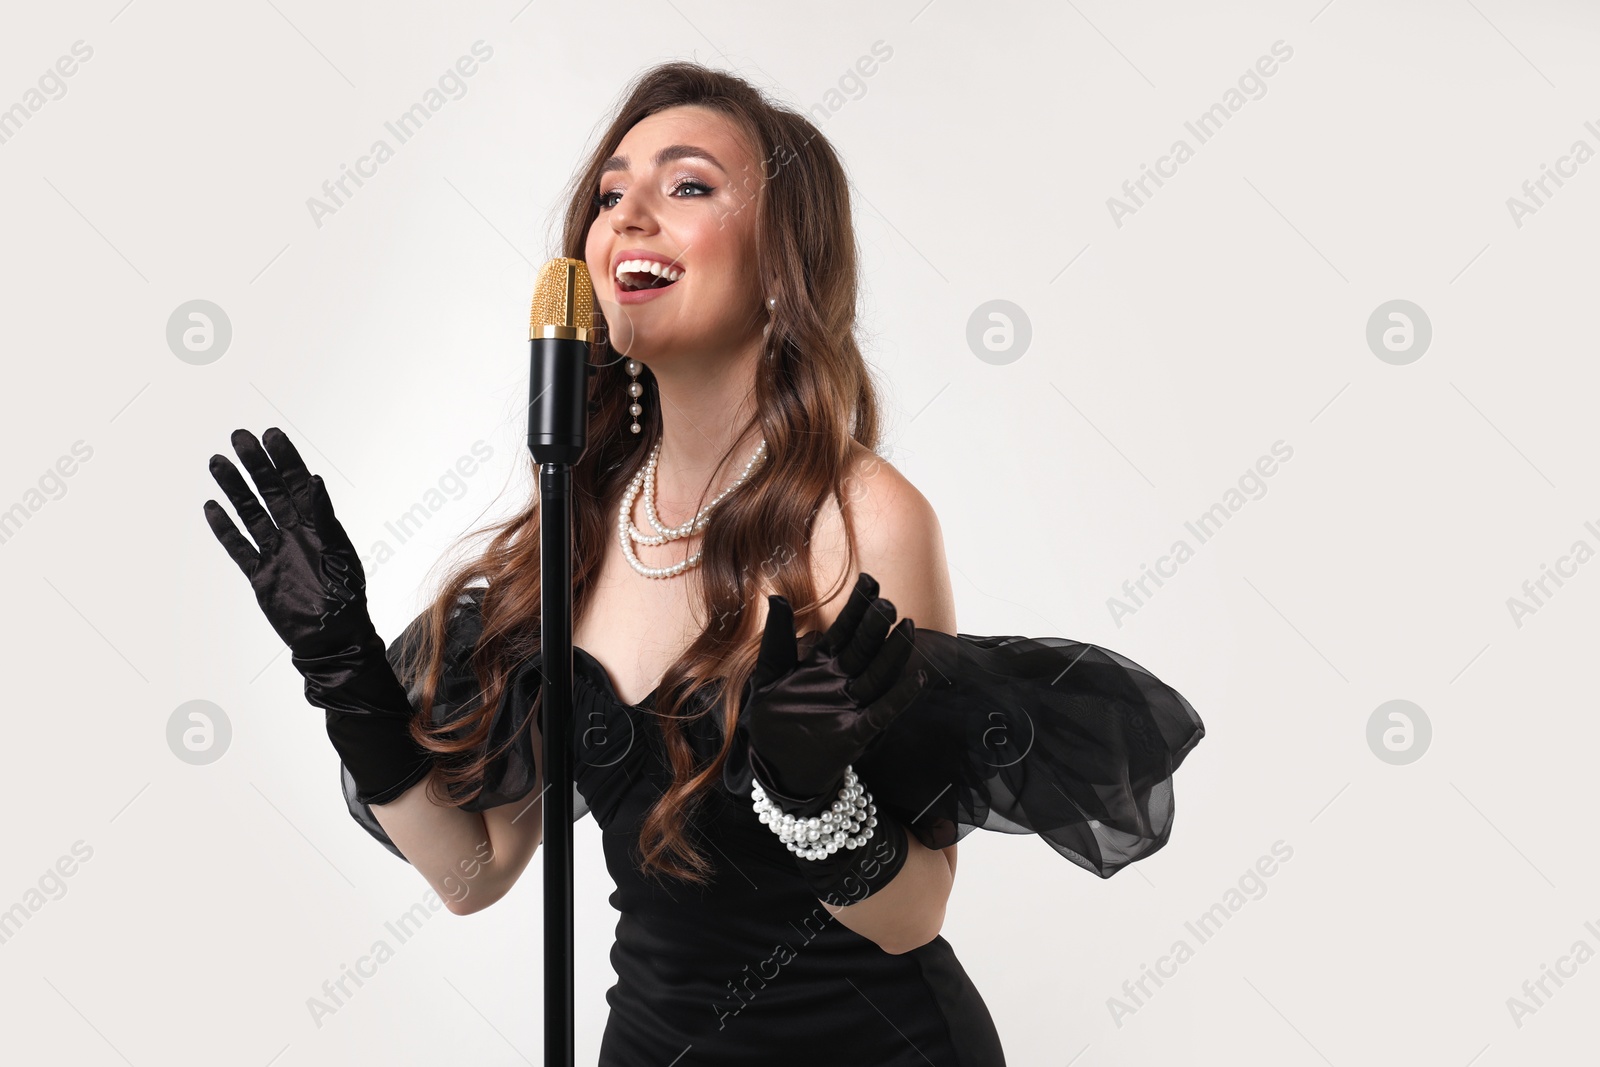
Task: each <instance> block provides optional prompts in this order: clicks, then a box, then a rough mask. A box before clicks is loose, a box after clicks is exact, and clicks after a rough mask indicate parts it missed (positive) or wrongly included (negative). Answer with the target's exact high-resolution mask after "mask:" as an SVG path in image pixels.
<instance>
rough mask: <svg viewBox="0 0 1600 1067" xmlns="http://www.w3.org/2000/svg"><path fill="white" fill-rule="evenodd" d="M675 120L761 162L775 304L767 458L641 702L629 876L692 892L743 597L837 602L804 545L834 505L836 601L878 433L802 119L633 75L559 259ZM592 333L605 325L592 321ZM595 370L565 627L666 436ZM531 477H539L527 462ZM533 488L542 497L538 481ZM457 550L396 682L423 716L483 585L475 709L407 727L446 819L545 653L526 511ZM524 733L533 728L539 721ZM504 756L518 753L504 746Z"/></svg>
mask: <svg viewBox="0 0 1600 1067" xmlns="http://www.w3.org/2000/svg"><path fill="white" fill-rule="evenodd" d="M680 105H699V106H701V107H706V108H711V109H714V110H715V111H717V112H719V113H721V114H722V115H725V116H726V117H727V118H729V119H730V120H732V122H733V123H734V125H735V126H736V128H738V129H739V130H741V131H742V132H743V133H744V135H745V136H746V137H747V138H748V143H749V144H750V145H751V146H752V148H753V149H754V151H755V156H756V158H757V159H760V160H762V161H763V163H762V166H761V174H760V180H759V186H758V188H757V189H755V190H754V210H755V211H756V222H755V229H756V253H755V262H754V263H753V264H751V265H750V266H751V269H752V270H753V271H755V272H756V277H758V278H760V279H761V280H762V283H763V287H762V289H761V291H762V292H764V293H769V294H771V295H773V296H775V297H776V298H777V305H776V307H775V308H774V309H773V313H772V328H771V330H770V331H769V332H768V334H767V335H766V340H765V342H764V344H763V349H762V352H761V357H760V358H761V360H762V364H761V368H762V369H761V371H760V372H759V373H757V374H756V375H755V413H754V415H753V416H752V419H751V423H755V424H759V427H760V432H761V434H762V436H763V437H765V438H766V442H767V449H768V456H767V459H766V461H765V462H764V463H762V464H760V465H759V466H758V467H757V468H756V470H755V471H754V472H753V473H752V474H751V476H750V477H749V478H748V479H747V480H746V481H745V483H744V484H743V485H742V486H740V488H739V489H738V491H737V492H734V493H731V494H729V496H728V497H726V498H725V499H724V500H723V502H722V503H721V504H720V505H719V506H718V509H717V513H716V521H714V522H713V523H711V524H710V525H709V526H708V527H707V528H706V530H705V532H704V534H703V535H702V536H703V538H704V540H703V541H702V544H701V549H702V558H701V562H700V565H699V566H698V567H695V568H691V569H690V570H689V571H688V572H686V574H685V576H684V580H687V581H693V582H697V583H698V592H699V596H700V601H699V602H700V603H701V604H703V605H704V606H705V609H706V610H705V618H706V619H707V620H709V621H708V623H707V625H706V628H705V629H704V630H703V631H702V632H701V633H700V634H699V635H698V636H697V637H696V638H695V639H694V641H693V642H692V643H691V644H690V645H689V647H688V649H687V650H686V651H685V652H684V653H683V655H682V656H681V657H680V658H679V659H678V660H677V661H676V662H674V663H673V664H672V665H671V666H670V667H669V668H668V669H667V671H666V673H665V675H664V676H663V678H662V682H661V686H660V689H659V690H658V691H657V694H656V698H655V700H654V701H653V704H654V708H653V713H654V714H655V715H656V716H657V721H658V722H659V724H660V729H661V733H662V735H663V738H664V741H665V751H666V754H667V759H668V763H669V765H670V770H671V781H670V784H669V785H668V787H667V788H666V790H665V792H664V793H663V794H662V796H661V797H660V799H659V800H658V801H657V802H656V803H655V804H654V806H653V807H652V808H651V810H650V812H649V813H648V815H647V816H646V817H645V820H644V822H643V825H642V826H641V829H640V845H639V857H640V864H639V865H640V869H641V871H643V872H645V873H647V874H650V873H656V874H660V873H665V874H670V875H672V876H675V877H677V878H680V879H685V880H688V881H692V882H698V883H703V882H705V881H708V880H709V876H710V874H711V873H712V872H713V870H714V868H713V866H712V865H711V864H710V862H709V860H708V859H707V857H706V856H705V855H703V854H702V853H701V852H700V851H699V850H698V849H697V848H695V846H694V844H693V843H692V842H691V841H690V839H689V834H688V833H687V831H686V824H687V820H688V818H689V817H690V815H691V814H692V813H693V811H694V809H695V808H696V806H697V805H698V804H699V803H700V802H701V800H702V799H703V798H704V796H705V795H706V794H708V792H709V791H710V790H711V789H713V788H714V786H715V783H716V782H717V781H718V780H719V779H720V777H721V774H722V768H723V764H724V763H725V762H726V759H727V756H728V752H729V750H730V748H731V746H732V737H733V726H734V724H735V722H736V721H737V716H738V711H739V705H740V701H741V695H742V692H743V690H744V688H745V684H746V682H747V681H748V679H749V677H750V674H751V672H752V670H753V668H754V665H755V660H756V656H757V652H758V650H759V646H760V639H761V635H760V633H759V632H758V631H757V629H756V626H755V613H754V612H751V611H747V610H746V609H747V608H749V607H751V606H752V605H754V604H756V603H758V601H757V597H760V596H765V595H766V594H767V593H773V592H775V593H781V594H783V595H784V596H785V597H787V598H788V600H789V602H790V604H791V605H793V607H794V612H795V617H796V618H797V619H799V618H805V617H806V616H807V615H808V614H809V613H810V612H811V611H814V610H816V608H817V607H818V606H819V605H820V604H822V603H825V602H826V601H827V600H829V599H831V598H832V597H833V596H834V595H836V594H837V591H838V590H837V588H836V589H835V590H832V591H830V592H829V593H828V594H827V595H826V596H825V597H818V595H817V591H816V589H815V588H814V585H815V583H814V582H813V581H812V564H811V548H810V538H811V528H812V524H813V522H814V520H815V517H816V515H817V514H818V512H819V510H820V509H821V508H822V507H823V506H824V504H825V503H826V502H827V501H828V500H830V499H836V500H838V501H839V506H840V509H841V512H842V515H843V519H844V528H845V537H846V543H847V548H848V563H849V565H848V566H847V567H846V569H845V571H844V576H842V577H841V584H842V583H843V582H844V581H845V580H847V578H848V579H849V580H853V576H854V574H855V562H856V535H855V529H854V524H853V522H852V520H851V515H850V509H849V508H848V507H847V506H845V505H846V496H847V494H846V493H844V492H843V491H842V490H843V485H844V482H845V480H846V479H847V478H848V476H849V470H850V463H851V459H852V453H853V451H854V449H853V448H852V446H851V444H850V442H851V440H852V438H853V439H854V440H856V441H858V442H860V443H861V444H862V445H864V446H865V447H866V448H867V449H870V450H876V448H877V445H878V434H879V416H878V397H877V391H876V387H875V385H874V382H873V380H872V376H871V374H870V372H869V370H868V367H867V365H866V361H865V360H864V359H863V358H862V355H861V351H860V349H859V348H858V347H857V344H856V340H855V329H856V298H857V249H856V241H855V231H854V227H853V225H852V222H851V214H850V193H849V185H848V180H847V178H846V176H845V172H844V168H843V166H842V165H841V164H840V162H839V158H838V156H837V154H836V153H835V151H834V149H833V146H832V145H831V144H830V143H829V142H828V140H827V138H825V137H824V136H823V135H822V133H821V131H819V130H818V129H817V128H816V127H815V126H814V125H813V124H812V123H811V122H810V121H809V120H808V119H807V118H806V117H805V116H804V115H802V114H801V113H800V112H798V111H795V110H793V109H791V108H788V107H786V106H783V105H781V104H777V103H774V102H772V101H769V100H768V99H767V98H766V97H765V96H764V95H763V94H762V93H761V92H760V91H759V90H758V89H756V88H755V87H754V86H752V85H751V84H749V83H748V82H746V81H744V80H742V79H740V78H738V77H735V76H733V75H730V74H727V73H725V72H722V71H718V70H713V69H711V68H708V67H704V66H701V65H699V64H696V63H689V62H669V63H663V64H660V65H658V66H655V67H652V68H650V69H648V70H646V71H645V72H643V73H642V74H640V75H639V76H638V77H637V78H636V79H635V80H634V82H633V83H632V84H631V85H630V86H629V87H628V90H627V91H626V94H625V96H624V99H623V100H622V102H621V103H620V105H619V106H618V108H617V111H616V113H615V116H614V117H613V118H612V119H611V122H610V124H609V126H608V127H607V128H606V130H605V133H604V135H603V136H602V137H601V138H600V140H599V143H598V144H596V146H595V147H594V149H593V151H592V152H590V154H589V156H588V159H587V162H586V163H585V164H584V165H583V166H582V168H581V170H580V171H579V172H578V173H577V174H575V175H574V177H573V180H572V183H571V185H570V186H569V187H568V191H567V193H566V194H565V195H566V200H567V207H566V213H565V221H564V226H563V230H562V236H561V244H562V253H561V254H562V255H566V256H571V257H573V258H575V259H580V260H581V259H583V258H584V246H585V239H586V236H587V233H588V230H589V227H590V224H591V223H592V222H593V221H594V219H595V217H596V215H597V214H598V212H599V208H598V207H597V205H596V204H595V203H594V194H595V191H596V189H597V187H598V184H599V180H600V167H601V164H602V162H603V161H604V160H605V159H606V158H607V157H609V156H610V155H611V154H612V153H613V152H615V151H616V148H617V146H618V144H619V143H620V142H621V140H622V138H623V136H624V135H625V134H626V133H627V131H628V130H629V129H630V128H632V127H633V125H634V124H635V123H637V122H638V121H640V120H641V119H643V118H645V117H646V116H648V115H652V114H655V113H656V112H658V111H661V110H663V109H665V108H670V107H677V106H680ZM596 317H597V319H603V315H601V313H600V309H599V308H598V307H597V308H596ZM602 336H604V333H602ZM590 358H591V361H592V362H593V363H595V364H596V365H597V366H598V368H599V370H598V373H596V374H594V375H592V376H591V377H590V379H589V385H588V398H589V433H588V442H589V443H588V446H587V448H586V449H585V450H584V452H583V455H582V456H581V457H580V458H579V459H578V461H577V463H576V464H575V465H574V470H573V490H574V491H573V499H572V509H573V516H574V524H575V527H576V530H575V543H574V556H573V577H574V584H573V591H572V596H573V615H574V618H575V619H576V618H579V617H581V616H582V614H583V611H584V608H585V605H586V603H587V600H588V598H589V595H590V592H591V589H592V585H593V583H594V581H595V580H596V578H597V577H598V575H599V572H600V568H601V564H602V561H603V559H604V557H605V553H606V551H607V550H608V548H609V546H610V545H611V542H612V540H613V538H614V536H615V533H614V531H615V525H614V524H615V521H616V520H615V515H616V508H617V506H618V504H619V503H620V501H621V496H622V492H623V490H624V487H625V486H626V484H627V482H628V480H629V479H630V478H631V477H632V476H633V475H634V473H635V472H636V471H637V470H638V469H639V468H640V466H641V465H642V464H643V463H644V461H645V459H646V457H647V456H648V454H649V452H650V449H651V448H652V447H653V446H654V444H655V442H656V441H658V440H659V439H660V436H661V421H660V415H659V412H660V411H661V404H660V402H659V395H658V392H657V386H656V380H655V376H654V375H653V374H652V373H651V372H650V370H649V368H644V369H643V370H642V371H641V372H640V374H639V378H638V380H639V382H640V384H642V385H643V386H644V395H643V397H641V399H640V403H642V404H643V406H644V411H645V414H644V415H643V416H641V417H640V422H641V425H642V427H643V429H642V432H640V433H637V434H635V433H630V432H629V430H628V427H629V425H630V424H631V423H632V422H633V416H632V415H630V414H629V412H628V405H629V404H630V403H632V402H633V400H632V398H631V397H629V396H628V394H627V386H628V383H629V381H630V379H629V377H628V376H627V374H626V372H625V371H624V369H623V364H624V362H625V360H624V357H622V356H621V355H620V354H619V353H618V352H617V351H616V350H615V349H614V348H612V347H611V344H610V342H609V341H608V340H606V341H600V342H596V343H594V344H592V345H591V352H590ZM751 423H746V424H745V426H744V427H741V428H740V431H739V432H738V433H736V434H734V435H733V440H735V441H737V440H738V439H739V438H740V436H742V435H743V433H744V432H745V431H746V430H748V429H749V427H750V425H751ZM726 458H727V453H726V452H725V453H724V454H723V459H724V460H725V459H726ZM529 463H530V466H533V467H536V465H535V464H533V461H532V459H531V458H530V460H529ZM533 482H534V484H535V485H537V484H538V483H537V478H535V479H534V480H533ZM703 499H704V498H702V502H703ZM468 536H469V537H473V536H488V537H489V538H490V540H489V543H488V545H487V547H486V548H485V549H484V550H483V551H482V552H481V554H479V555H477V556H476V557H474V558H470V559H467V560H466V561H464V562H460V563H457V564H456V565H454V567H453V568H452V569H451V570H450V571H449V573H448V574H447V576H446V577H445V579H444V580H443V585H442V588H441V590H440V592H439V593H438V595H437V597H436V598H435V599H434V600H433V601H432V602H431V604H430V605H429V607H428V608H427V610H426V611H425V612H424V619H425V622H424V625H423V626H422V627H421V633H420V636H419V640H418V644H417V646H416V647H417V650H418V653H419V654H418V655H417V656H415V657H414V658H411V659H410V662H411V663H413V664H416V667H415V672H416V673H417V674H419V675H420V678H416V679H407V680H406V681H407V683H408V684H411V683H412V682H419V683H420V690H421V695H420V700H421V706H422V707H423V708H431V707H432V706H433V702H434V697H435V694H436V692H437V689H438V686H439V684H440V680H441V677H442V673H443V667H444V652H445V642H446V637H447V628H448V625H449V622H450V617H451V614H452V612H453V610H454V608H455V605H456V604H457V599H458V597H459V596H460V595H461V594H462V593H463V592H464V591H465V590H466V589H468V588H469V587H471V586H477V585H484V584H486V585H487V589H486V590H484V592H483V609H482V611H483V630H482V634H481V636H480V637H479V639H478V640H477V643H476V644H475V646H474V647H473V649H472V651H471V655H470V662H471V666H472V669H473V671H474V673H475V675H476V677H477V681H478V685H479V691H480V693H481V702H480V703H478V704H476V705H475V706H474V707H473V709H472V710H470V711H469V712H468V713H467V714H466V715H465V716H463V717H460V718H457V719H455V720H454V721H453V722H451V723H448V724H441V725H439V726H435V725H434V724H433V723H432V722H431V716H427V715H419V716H416V717H415V718H414V719H413V720H412V733H413V736H414V737H415V738H416V739H417V741H418V743H420V744H422V745H423V746H424V747H426V748H427V749H429V750H430V751H431V752H433V753H434V754H435V755H436V764H437V767H438V769H437V772H436V775H435V778H436V780H437V782H438V784H439V785H441V786H445V787H452V788H451V791H452V792H453V793H455V794H456V796H457V797H458V798H459V800H456V801H452V800H451V799H448V798H444V797H441V798H440V799H441V802H442V803H447V804H448V803H453V802H455V803H462V802H465V800H467V799H470V798H471V797H473V796H475V795H477V792H478V791H479V790H480V789H481V785H482V778H483V774H484V768H485V766H486V764H487V763H488V760H489V759H490V758H491V757H492V755H493V754H491V753H489V752H487V751H486V749H487V739H488V736H489V727H490V723H491V720H492V718H493V716H494V711H495V709H496V708H497V707H498V705H499V703H500V700H501V697H502V694H503V693H504V691H505V689H506V685H507V680H508V676H509V675H510V673H511V671H512V669H513V668H515V667H516V666H517V665H518V664H519V663H521V662H523V661H524V660H525V659H526V658H527V657H529V656H531V655H533V654H534V653H536V652H537V651H538V650H539V647H540V620H539V508H538V498H537V495H535V497H534V499H532V500H530V501H529V502H528V505H527V506H526V507H525V508H524V509H523V510H522V511H521V512H520V513H519V514H517V515H515V516H514V517H511V518H509V519H506V520H504V521H501V522H498V523H494V524H492V525H489V526H487V527H484V528H483V529H481V530H478V531H475V532H474V533H473V534H469V535H468ZM719 683H720V684H721V685H722V692H721V699H720V700H717V701H707V702H706V706H705V707H704V708H702V709H700V710H699V711H698V712H696V713H695V715H694V716H691V717H697V716H698V715H699V714H711V713H713V711H720V715H721V718H722V723H723V729H722V737H723V739H724V741H723V745H722V748H721V749H720V750H719V752H718V753H717V755H716V756H715V757H714V758H713V759H712V761H711V762H710V763H708V764H705V765H703V766H702V765H699V761H698V759H697V758H696V756H695V754H694V752H693V750H692V749H691V748H690V745H689V743H688V741H687V739H686V738H685V737H684V728H683V726H682V725H681V723H682V722H683V721H684V719H683V718H680V716H681V715H683V714H684V711H685V709H687V708H689V707H691V706H692V705H691V701H692V699H693V697H694V696H695V694H696V693H697V692H698V691H699V690H700V689H701V688H703V687H706V686H712V685H716V684H719ZM540 699H542V698H540ZM528 722H529V723H534V722H536V719H535V718H534V716H533V714H530V715H529V717H528ZM531 728H532V727H530V729H531ZM511 743H527V742H526V740H525V739H520V740H519V739H517V738H512V739H511ZM437 757H443V758H437ZM451 757H456V758H451ZM475 782H476V785H475V784H474V783H475ZM437 792H438V790H437V789H436V790H435V793H436V794H437Z"/></svg>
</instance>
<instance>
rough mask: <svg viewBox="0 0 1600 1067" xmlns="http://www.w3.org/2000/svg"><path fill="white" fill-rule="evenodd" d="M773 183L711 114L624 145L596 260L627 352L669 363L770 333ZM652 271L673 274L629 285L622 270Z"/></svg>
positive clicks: (612, 175)
mask: <svg viewBox="0 0 1600 1067" xmlns="http://www.w3.org/2000/svg"><path fill="white" fill-rule="evenodd" d="M761 174H762V171H761V167H760V163H759V161H758V160H756V159H755V158H754V156H753V154H752V152H751V151H750V149H749V148H748V147H747V145H746V144H745V139H744V138H743V137H742V136H740V134H739V132H738V130H737V129H736V128H735V127H734V125H733V123H732V122H731V121H730V120H729V119H727V118H726V117H724V116H723V115H721V114H720V113H718V112H716V111H713V110H710V109H708V108H703V107H698V106H684V107H674V108H668V109H667V110H665V111H658V112H656V113H655V114H654V115H650V116H648V117H647V118H644V119H641V120H640V121H639V122H638V123H636V124H635V125H634V126H633V128H632V129H630V130H629V131H628V132H627V134H626V135H625V136H624V137H623V138H622V143H621V144H619V145H618V146H617V150H616V153H615V154H614V155H613V156H612V157H611V159H610V160H609V161H608V162H607V167H606V170H605V172H604V173H603V174H601V176H600V181H599V184H598V186H597V187H596V189H595V190H594V192H595V193H596V194H598V195H599V196H600V213H599V214H598V215H597V216H596V217H595V220H594V222H593V223H592V224H590V226H589V237H588V241H587V242H586V244H585V249H584V259H585V260H586V261H587V263H588V266H589V275H590V278H591V279H592V280H593V282H594V289H595V296H596V298H597V299H598V300H599V302H600V307H601V310H602V312H603V313H604V314H605V317H606V324H607V327H608V329H609V334H610V339H611V343H612V345H613V346H614V347H615V348H616V350H617V351H619V352H622V353H624V354H626V355H628V356H629V357H631V358H633V359H637V360H639V361H640V362H642V363H647V364H649V363H657V362H658V361H665V360H671V359H672V358H674V357H676V356H679V355H702V354H705V353H718V352H726V351H729V350H732V349H735V348H738V347H739V346H741V345H743V344H745V343H746V342H748V341H749V339H750V338H751V336H752V335H753V334H754V333H755V332H757V331H759V330H760V328H761V326H762V324H763V323H765V321H766V307H765V306H764V304H763V301H764V300H765V294H763V293H762V292H761V286H760V282H759V280H758V279H757V278H756V277H755V270H754V264H755V226H756V210H757V199H756V198H757V194H758V191H759V188H760V179H761ZM640 259H644V260H652V261H654V262H656V263H658V264H659V265H660V270H661V274H660V275H657V274H653V273H648V272H642V271H639V270H637V269H636V270H635V271H632V272H629V273H625V274H623V275H622V277H620V278H619V277H618V274H617V267H618V265H619V264H622V263H627V262H629V261H633V260H640ZM634 266H635V268H637V267H638V264H637V263H635V264H634ZM673 277H676V278H677V281H672V282H670V283H669V279H670V278H673Z"/></svg>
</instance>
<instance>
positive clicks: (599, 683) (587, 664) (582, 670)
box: [572, 645, 661, 711]
mask: <svg viewBox="0 0 1600 1067" xmlns="http://www.w3.org/2000/svg"><path fill="white" fill-rule="evenodd" d="M572 666H573V671H572V676H573V677H574V678H578V679H581V680H582V681H584V682H587V683H589V684H590V686H591V687H592V688H594V689H596V690H598V691H599V692H600V693H601V694H602V695H603V696H605V697H606V698H607V699H608V700H610V701H611V702H612V703H614V704H616V705H617V706H618V707H623V708H629V709H631V710H634V711H638V710H641V709H643V708H647V707H649V706H650V705H651V704H653V703H655V699H656V694H657V693H659V692H660V691H661V683H660V682H657V683H656V687H655V688H654V689H652V690H650V692H648V693H646V694H645V695H644V699H643V700H641V701H640V702H639V703H637V704H629V703H627V702H626V701H624V700H623V699H622V697H621V696H619V695H618V694H617V687H616V686H615V685H614V684H612V681H611V672H610V671H609V670H607V669H606V665H605V664H604V663H601V662H600V660H599V658H598V657H596V656H595V655H594V654H593V653H591V652H589V651H588V650H587V649H585V648H584V647H583V646H581V645H573V646H572Z"/></svg>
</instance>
